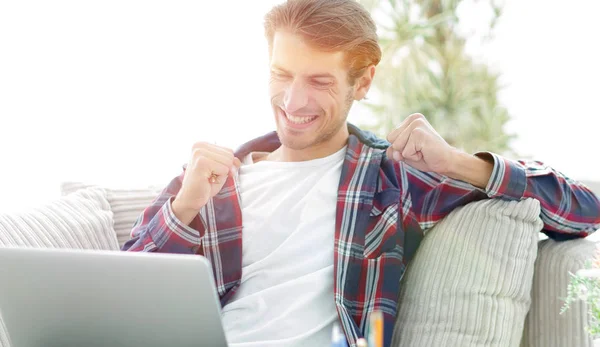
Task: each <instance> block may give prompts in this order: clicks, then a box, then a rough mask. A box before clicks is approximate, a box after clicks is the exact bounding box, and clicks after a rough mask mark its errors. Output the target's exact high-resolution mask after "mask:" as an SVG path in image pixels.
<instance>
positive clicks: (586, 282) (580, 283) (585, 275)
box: [560, 256, 600, 338]
mask: <svg viewBox="0 0 600 347" xmlns="http://www.w3.org/2000/svg"><path fill="white" fill-rule="evenodd" d="M599 263H600V257H598V256H596V257H595V260H594V261H589V262H587V263H586V265H585V269H583V270H580V271H578V272H577V273H575V274H573V273H571V274H570V275H571V282H570V283H569V285H568V287H567V297H566V298H565V299H564V301H565V303H564V305H563V308H562V310H561V311H560V314H564V313H565V312H566V311H567V310H568V309H569V307H570V306H571V304H572V303H573V302H576V301H583V302H585V303H586V304H587V308H588V314H589V318H590V320H589V325H588V326H587V327H586V330H587V332H588V333H589V334H590V335H591V336H592V337H593V338H598V337H600V266H598V265H600V264H599Z"/></svg>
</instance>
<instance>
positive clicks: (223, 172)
mask: <svg viewBox="0 0 600 347" xmlns="http://www.w3.org/2000/svg"><path fill="white" fill-rule="evenodd" d="M240 165H241V162H240V160H239V159H238V158H236V157H235V156H234V155H233V151H232V150H231V149H228V148H225V147H221V146H217V145H214V144H210V143H206V142H198V143H196V144H194V146H193V147H192V154H191V156H190V160H189V162H188V165H187V168H186V170H185V174H184V177H183V182H182V185H181V189H180V190H179V193H177V196H176V197H175V200H173V204H172V208H173V212H174V213H175V216H177V218H178V219H179V220H180V221H181V222H183V223H184V224H189V223H190V222H191V221H192V220H193V219H194V217H195V216H196V214H197V213H198V211H200V209H201V208H202V207H203V206H204V205H206V203H207V202H208V200H209V199H211V198H212V197H214V196H215V195H217V193H219V191H220V190H221V189H222V188H223V185H224V184H225V181H226V180H227V176H228V175H230V174H234V173H235V171H236V170H237V169H239V167H240Z"/></svg>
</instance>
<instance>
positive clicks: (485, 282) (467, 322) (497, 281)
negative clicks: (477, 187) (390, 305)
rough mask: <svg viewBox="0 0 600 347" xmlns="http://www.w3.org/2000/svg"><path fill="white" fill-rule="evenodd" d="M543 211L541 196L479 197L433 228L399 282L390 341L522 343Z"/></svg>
mask: <svg viewBox="0 0 600 347" xmlns="http://www.w3.org/2000/svg"><path fill="white" fill-rule="evenodd" d="M539 215H540V204H539V201H537V200H533V199H527V200H523V201H520V202H516V201H504V200H498V199H494V200H482V201H478V202H474V203H471V204H469V205H467V206H464V207H462V208H458V209H456V210H454V211H453V212H452V213H451V214H450V215H448V216H447V217H446V218H445V219H443V220H442V221H441V222H440V223H438V224H437V225H436V226H435V227H434V228H432V229H431V230H429V231H428V232H427V233H426V235H425V238H424V240H423V242H422V244H421V246H420V248H419V250H418V251H417V253H416V255H415V258H414V259H413V260H412V261H411V263H410V264H409V266H408V269H407V272H406V274H405V275H404V278H403V280H402V286H401V290H400V297H399V311H398V320H397V322H396V327H395V332H394V337H393V343H392V345H393V346H410V347H429V346H445V347H484V346H485V347H491V346H498V347H500V346H502V347H511V346H514V347H517V346H519V342H520V340H521V335H522V334H523V325H524V322H525V317H526V315H527V312H528V310H529V306H530V303H531V287H532V281H533V271H534V262H535V259H536V254H537V243H538V233H539V232H540V231H541V229H542V227H543V223H542V221H541V219H540V218H539Z"/></svg>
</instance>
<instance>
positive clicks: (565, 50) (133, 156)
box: [0, 0, 600, 211]
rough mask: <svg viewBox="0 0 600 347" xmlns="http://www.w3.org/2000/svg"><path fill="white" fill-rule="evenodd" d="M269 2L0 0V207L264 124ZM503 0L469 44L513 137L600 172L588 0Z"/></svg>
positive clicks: (167, 160) (175, 161)
mask: <svg viewBox="0 0 600 347" xmlns="http://www.w3.org/2000/svg"><path fill="white" fill-rule="evenodd" d="M276 2H279V1H275V0H264V1H242V0H238V1H207V2H200V1H189V0H188V1H177V2H172V1H141V0H137V1H136V0H119V1H116V0H109V1H102V2H89V1H74V0H72V1H68V0H55V1H52V2H48V1H41V0H20V1H12V2H9V1H4V2H0V122H1V123H0V165H1V167H0V191H1V192H2V199H0V211H7V210H15V209H21V208H25V207H27V206H31V205H37V204H40V203H42V202H44V201H47V200H48V199H51V198H53V197H55V196H57V195H58V186H59V184H60V182H61V181H64V180H78V181H87V182H92V183H100V184H109V185H113V186H116V185H118V186H127V185H137V186H145V185H150V184H166V183H167V182H168V181H169V180H170V179H171V178H172V177H173V176H175V175H177V174H179V172H180V166H181V164H183V163H184V162H185V161H186V160H187V156H188V151H189V148H190V146H191V145H192V144H193V142H195V141H199V140H209V141H217V142H218V143H220V144H223V145H227V146H231V147H235V146H237V145H239V144H240V143H242V142H244V141H246V140H248V139H250V138H252V137H254V136H257V135H261V134H263V133H265V132H267V131H270V130H271V128H272V116H271V113H270V112H271V111H270V107H269V100H268V97H267V52H266V46H265V42H264V39H263V36H262V17H263V15H264V13H265V12H266V11H267V10H268V9H269V8H270V6H271V5H272V4H273V3H276ZM508 4H509V7H508V9H507V10H508V11H507V13H506V17H505V20H504V22H503V23H502V24H501V27H500V28H499V31H498V38H497V41H496V42H495V43H494V44H493V45H492V46H486V47H473V50H474V51H476V52H479V54H480V55H481V56H482V59H487V60H489V61H490V62H492V63H494V64H496V65H497V66H498V67H499V68H501V69H502V70H503V71H504V73H505V80H506V83H507V84H508V86H509V87H508V88H507V90H506V92H505V93H504V94H503V98H504V100H505V101H506V103H507V105H508V107H509V109H510V111H511V113H513V114H514V115H515V122H513V124H512V128H513V129H516V130H518V131H519V133H520V135H521V140H520V141H519V142H518V143H517V149H518V150H521V151H522V152H523V153H524V154H537V155H536V156H537V157H539V158H541V159H542V160H545V161H547V162H550V163H552V164H554V165H555V166H557V167H558V168H559V169H562V170H563V171H565V172H567V173H569V174H570V175H571V176H574V177H576V178H589V179H600V164H598V163H585V162H583V161H582V160H581V159H582V158H583V157H586V156H587V157H591V158H593V157H594V154H595V150H594V149H595V144H596V142H597V141H596V133H597V131H596V129H597V127H596V126H595V125H596V119H597V118H598V116H599V115H600V114H599V111H598V106H597V99H598V94H599V93H598V88H597V87H596V83H597V81H598V80H600V70H599V67H598V64H597V62H598V61H600V56H599V53H598V50H597V49H596V45H594V43H593V42H598V41H597V38H596V35H597V34H598V33H600V27H599V24H597V23H598V22H596V23H594V22H593V20H595V18H594V16H595V14H597V13H599V8H598V2H597V1H595V0H573V1H555V2H547V1H542V0H528V1H517V0H511V1H509V3H508ZM473 13H474V14H473V15H472V16H473V18H477V14H476V11H474V12H473ZM540 13H543V14H540ZM594 40H595V41H594ZM416 111H417V110H416ZM357 113H360V112H359V111H355V114H357Z"/></svg>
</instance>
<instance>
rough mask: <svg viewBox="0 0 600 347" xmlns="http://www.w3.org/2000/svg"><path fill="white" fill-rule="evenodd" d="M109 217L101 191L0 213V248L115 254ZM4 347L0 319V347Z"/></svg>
mask: <svg viewBox="0 0 600 347" xmlns="http://www.w3.org/2000/svg"><path fill="white" fill-rule="evenodd" d="M112 217H113V214H112V212H111V211H110V205H109V203H108V200H107V199H106V195H105V193H104V191H102V190H101V189H94V188H90V189H84V190H81V191H78V192H77V193H75V194H72V195H69V196H65V197H61V198H60V199H58V200H55V201H53V202H51V203H48V204H46V205H44V206H42V207H38V208H35V209H31V210H29V211H23V212H18V213H11V214H3V213H0V247H35V248H69V249H96V250H119V245H118V243H117V238H116V237H115V232H114V229H113V218H112ZM0 281H2V279H1V278H0ZM0 309H1V308H0ZM8 346H9V343H8V339H7V334H6V331H5V328H4V324H3V323H2V318H1V317H0V347H8Z"/></svg>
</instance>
